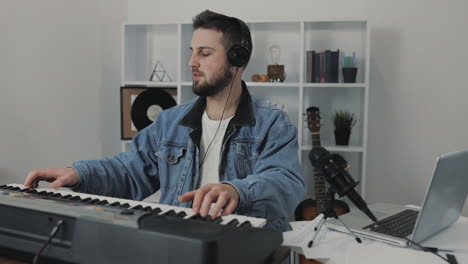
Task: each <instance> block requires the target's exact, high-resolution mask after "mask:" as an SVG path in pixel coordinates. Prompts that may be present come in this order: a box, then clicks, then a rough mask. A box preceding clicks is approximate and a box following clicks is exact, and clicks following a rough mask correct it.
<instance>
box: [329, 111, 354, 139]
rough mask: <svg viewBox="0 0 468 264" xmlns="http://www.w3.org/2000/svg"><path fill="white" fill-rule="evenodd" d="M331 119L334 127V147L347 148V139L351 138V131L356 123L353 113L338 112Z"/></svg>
mask: <svg viewBox="0 0 468 264" xmlns="http://www.w3.org/2000/svg"><path fill="white" fill-rule="evenodd" d="M332 119H333V125H334V126H335V131H334V133H335V143H336V145H343V146H347V145H348V144H349V137H350V136H351V129H352V128H353V127H354V125H356V122H357V120H356V117H355V115H354V113H351V112H349V111H346V110H338V111H335V112H334V113H333V116H332Z"/></svg>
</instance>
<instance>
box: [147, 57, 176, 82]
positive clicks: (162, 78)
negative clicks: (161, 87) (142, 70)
mask: <svg viewBox="0 0 468 264" xmlns="http://www.w3.org/2000/svg"><path fill="white" fill-rule="evenodd" d="M154 76H156V77H157V80H154ZM166 77H167V78H166ZM149 81H150V82H172V79H171V77H170V76H169V74H168V73H167V71H166V69H164V67H163V65H162V63H161V62H159V60H158V61H156V64H155V65H154V68H153V72H152V73H151V76H150V78H149Z"/></svg>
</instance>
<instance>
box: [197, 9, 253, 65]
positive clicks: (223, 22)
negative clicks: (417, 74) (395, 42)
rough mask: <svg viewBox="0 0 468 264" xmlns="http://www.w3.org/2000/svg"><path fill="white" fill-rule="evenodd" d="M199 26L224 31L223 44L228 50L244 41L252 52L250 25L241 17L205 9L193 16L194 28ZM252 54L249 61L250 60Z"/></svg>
mask: <svg viewBox="0 0 468 264" xmlns="http://www.w3.org/2000/svg"><path fill="white" fill-rule="evenodd" d="M199 28H203V29H214V30H216V31H218V32H222V33H223V40H222V44H223V46H224V48H225V49H226V51H228V50H229V49H230V48H231V47H232V46H234V45H239V44H241V42H242V41H244V43H245V47H246V48H247V49H248V50H249V51H250V54H251V53H252V52H251V51H252V37H251V36H250V30H249V27H248V26H247V25H246V24H245V23H244V21H242V20H240V19H237V18H235V17H229V16H225V15H223V14H218V13H215V12H213V11H210V10H205V11H203V12H201V13H200V14H198V15H197V16H196V17H194V18H193V29H194V30H196V29H199ZM250 54H249V58H248V60H247V63H248V62H249V60H250ZM247 63H246V66H247Z"/></svg>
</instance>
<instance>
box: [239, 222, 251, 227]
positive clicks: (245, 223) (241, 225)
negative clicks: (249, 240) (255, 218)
mask: <svg viewBox="0 0 468 264" xmlns="http://www.w3.org/2000/svg"><path fill="white" fill-rule="evenodd" d="M239 227H252V224H251V223H250V222H249V221H244V222H243V223H242V224H240V225H239Z"/></svg>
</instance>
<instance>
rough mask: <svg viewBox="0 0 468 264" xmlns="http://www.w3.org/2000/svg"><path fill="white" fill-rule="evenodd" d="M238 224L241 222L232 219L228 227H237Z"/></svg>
mask: <svg viewBox="0 0 468 264" xmlns="http://www.w3.org/2000/svg"><path fill="white" fill-rule="evenodd" d="M238 224H239V221H238V220H237V219H232V220H231V221H229V223H227V224H226V225H228V226H237V225H238Z"/></svg>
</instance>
